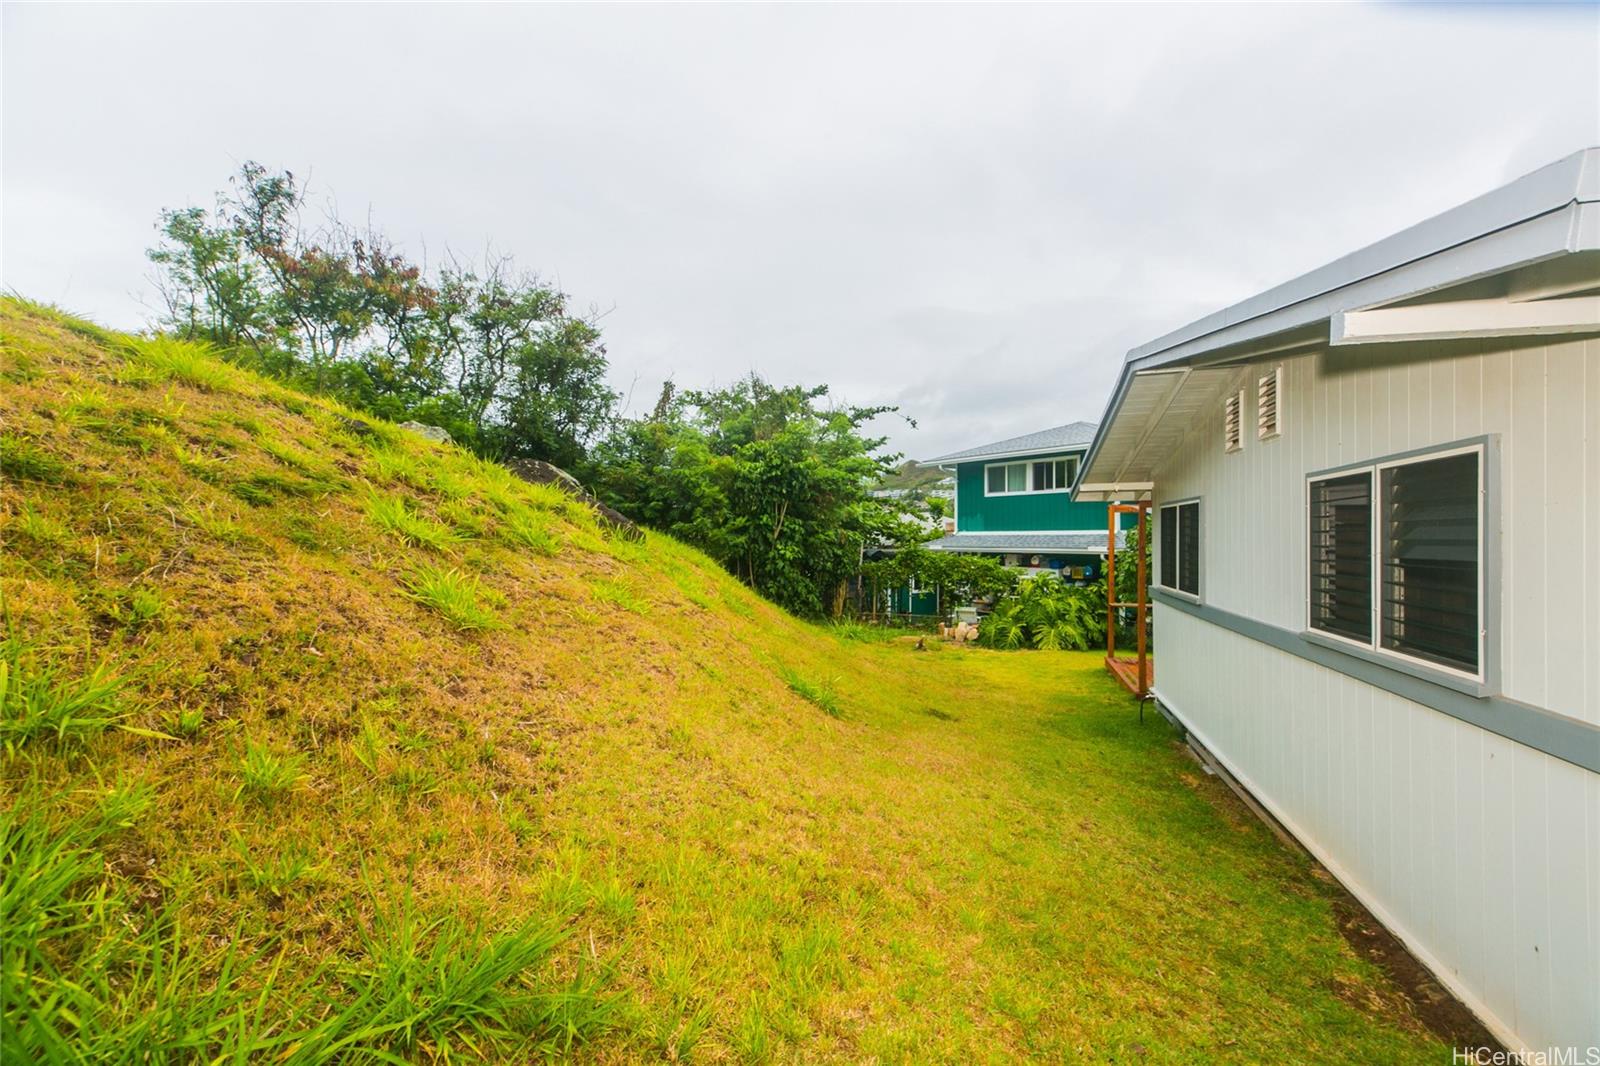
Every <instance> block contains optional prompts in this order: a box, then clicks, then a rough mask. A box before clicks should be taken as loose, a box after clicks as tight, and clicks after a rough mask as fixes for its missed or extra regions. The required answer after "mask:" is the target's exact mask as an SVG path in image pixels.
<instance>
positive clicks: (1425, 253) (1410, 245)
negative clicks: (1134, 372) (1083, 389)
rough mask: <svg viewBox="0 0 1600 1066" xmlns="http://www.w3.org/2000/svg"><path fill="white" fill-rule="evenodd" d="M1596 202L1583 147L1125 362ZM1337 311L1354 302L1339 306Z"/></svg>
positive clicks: (1599, 172) (1595, 178)
mask: <svg viewBox="0 0 1600 1066" xmlns="http://www.w3.org/2000/svg"><path fill="white" fill-rule="evenodd" d="M1596 200H1600V148H1587V149H1583V150H1581V151H1578V152H1574V153H1572V154H1571V155H1568V156H1565V157H1564V158H1562V159H1558V160H1556V161H1555V162H1554V163H1550V164H1548V165H1547V166H1543V167H1540V168H1539V169H1538V170H1535V171H1533V172H1532V173H1530V174H1525V175H1523V176H1522V177H1520V178H1518V179H1517V180H1515V181H1513V182H1511V183H1509V184H1507V185H1503V186H1501V187H1500V188H1498V189H1494V190H1491V191H1490V192H1487V193H1484V194H1483V195H1482V196H1479V197H1477V198H1476V199H1473V200H1469V201H1467V202H1466V203H1464V204H1460V205H1458V206H1456V207H1453V208H1451V209H1450V210H1448V211H1445V212H1443V213H1442V214H1439V215H1435V216H1434V217H1433V218H1430V219H1426V220H1424V221H1422V222H1419V223H1417V224H1416V225H1414V226H1410V227H1408V228H1406V229H1404V230H1401V231H1400V232H1399V233H1396V234H1394V235H1392V236H1389V237H1386V238H1384V239H1383V240H1381V241H1378V242H1376V243H1374V244H1370V245H1368V246H1367V247H1365V248H1361V249H1358V250H1357V251H1354V252H1351V253H1350V254H1349V255H1345V256H1341V257H1340V258H1338V259H1335V260H1334V261H1333V262H1331V263H1328V264H1326V265H1325V266H1321V267H1318V268H1317V269H1316V270H1313V271H1310V272H1309V273H1306V274H1302V275H1301V276H1300V277H1298V278H1294V279H1292V280H1290V281H1287V282H1284V283H1283V284H1282V285H1278V286H1275V287H1274V288H1271V289H1268V290H1266V291H1265V292H1262V293H1258V294H1257V295H1255V296H1252V297H1250V298H1249V299H1247V300H1243V301H1241V302H1239V303H1237V304H1234V305H1233V306H1231V307H1226V308H1223V309H1222V310H1221V311H1217V312H1215V313H1214V314H1211V315H1208V316H1206V317H1205V318H1201V319H1198V320H1197V321H1194V322H1191V323H1189V324H1188V325H1187V326H1183V327H1181V328H1179V329H1176V330H1174V331H1172V332H1171V333H1168V334H1166V335H1165V336H1163V337H1158V338H1156V339H1155V340H1153V341H1150V342H1149V343H1148V344H1143V345H1140V346H1139V347H1137V348H1135V349H1133V351H1132V352H1130V353H1129V361H1130V362H1142V361H1143V360H1144V359H1146V358H1147V357H1150V356H1156V355H1160V356H1163V357H1165V356H1168V355H1172V354H1175V351H1176V350H1177V349H1180V348H1188V347H1190V346H1191V344H1192V343H1193V342H1196V341H1201V340H1204V341H1205V343H1204V344H1203V347H1205V348H1215V347H1218V346H1219V345H1220V344H1222V343H1227V342H1225V341H1214V340H1212V338H1213V337H1214V336H1215V335H1216V334H1217V333H1219V332H1221V331H1223V330H1226V329H1229V328H1230V327H1233V326H1237V325H1239V324H1241V323H1243V322H1247V321H1253V320H1258V319H1260V318H1262V317H1264V316H1269V315H1272V314H1274V313H1275V312H1278V311H1282V310H1287V309H1289V308H1292V307H1299V306H1302V305H1304V304H1305V303H1306V302H1307V301H1310V300H1315V299H1316V298H1317V297H1319V296H1322V295H1325V294H1327V293H1331V292H1336V291H1343V290H1347V289H1349V287H1350V286H1352V285H1354V284H1357V283H1359V282H1361V281H1363V280H1366V279H1369V278H1375V277H1379V276H1383V275H1386V274H1388V273H1390V272H1392V271H1394V270H1396V269H1398V268H1401V267H1404V266H1406V265H1407V264H1410V263H1415V262H1419V261H1422V260H1426V259H1431V258H1433V257H1436V256H1437V255H1439V254H1440V253H1442V252H1445V251H1448V250H1450V249H1452V248H1456V247H1458V246H1460V245H1464V244H1475V243H1477V242H1478V241H1479V240H1480V239H1481V238H1483V237H1484V236H1486V235H1489V234H1493V233H1497V232H1499V231H1501V230H1506V229H1511V228H1515V227H1517V226H1520V225H1522V224H1523V223H1525V222H1528V221H1531V220H1533V219H1536V218H1539V217H1543V216H1546V215H1550V214H1560V213H1564V212H1566V211H1568V210H1570V209H1573V208H1576V207H1578V206H1580V205H1583V204H1585V203H1591V204H1592V203H1593V202H1595V201H1596ZM1562 243H1563V244H1565V243H1566V242H1565V241H1563V242H1562ZM1561 250H1563V251H1575V250H1576V249H1575V248H1562V249H1561ZM1508 265H1509V264H1507V263H1504V262H1502V263H1499V264H1497V265H1496V266H1495V268H1494V269H1495V270H1502V269H1506V268H1507V266H1508ZM1490 272H1492V271H1490ZM1458 280H1465V279H1458ZM1368 302H1376V301H1368ZM1344 306H1346V307H1348V306H1353V305H1352V304H1349V303H1346V304H1345V305H1344ZM1323 317H1326V315H1324V316H1323Z"/></svg>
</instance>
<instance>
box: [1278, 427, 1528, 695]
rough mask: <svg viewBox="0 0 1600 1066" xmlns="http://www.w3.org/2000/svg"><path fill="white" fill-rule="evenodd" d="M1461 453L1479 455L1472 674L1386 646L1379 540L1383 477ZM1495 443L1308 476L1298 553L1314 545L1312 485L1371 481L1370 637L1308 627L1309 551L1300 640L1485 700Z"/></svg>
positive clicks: (1491, 617)
mask: <svg viewBox="0 0 1600 1066" xmlns="http://www.w3.org/2000/svg"><path fill="white" fill-rule="evenodd" d="M1458 455H1476V456H1477V459H1478V568H1477V571H1478V572H1477V578H1478V581H1477V585H1478V589H1477V591H1478V669H1477V671H1476V672H1473V671H1469V670H1466V669H1463V668H1461V667H1454V666H1449V665H1447V664H1444V663H1439V662H1434V661H1433V660H1431V659H1424V658H1422V657H1420V656H1416V655H1409V654H1407V653H1406V652H1404V651H1400V650H1397V649H1393V648H1385V647H1384V646H1383V599H1382V589H1383V572H1384V565H1385V560H1386V555H1385V552H1386V547H1387V546H1386V544H1385V538H1384V537H1383V536H1382V530H1383V526H1382V523H1383V521H1384V506H1383V500H1382V486H1383V473H1384V471H1386V470H1393V469H1395V468H1397V467H1402V466H1411V465H1415V464H1417V463H1425V462H1429V461H1432V460H1435V459H1449V458H1452V457H1454V456H1458ZM1499 469H1500V462H1499V440H1498V438H1497V437H1494V436H1483V437H1473V438H1469V439H1467V440H1460V441H1454V442H1451V443H1448V444H1440V445H1436V446H1432V447H1426V448H1414V449H1411V450H1410V451H1405V452H1398V453H1395V454H1392V455H1386V456H1382V457H1379V458H1376V459H1371V460H1368V461H1366V462H1362V463H1350V464H1347V465H1345V466H1339V467H1332V468H1329V469H1327V470H1317V471H1313V472H1312V473H1309V474H1307V475H1306V476H1305V485H1304V489H1303V494H1302V499H1301V507H1300V517H1301V522H1302V525H1301V537H1300V544H1301V547H1302V549H1304V548H1305V547H1306V546H1308V545H1309V544H1310V542H1311V486H1312V484H1313V482H1318V481H1325V480H1329V479H1333V478H1340V477H1348V476H1350V475H1351V474H1362V473H1365V474H1366V475H1367V476H1368V477H1369V478H1370V479H1371V491H1372V516H1371V523H1370V526H1369V528H1368V531H1367V547H1368V550H1369V552H1370V559H1371V566H1372V574H1371V578H1370V580H1371V583H1372V584H1371V605H1370V607H1369V610H1370V611H1371V620H1370V637H1369V639H1368V640H1367V641H1365V642H1363V641H1360V640H1355V639H1353V638H1351V637H1347V636H1343V635H1341V634H1338V633H1333V632H1329V631H1327V630H1323V629H1315V628H1313V627H1312V624H1311V570H1310V567H1311V553H1310V552H1309V551H1304V550H1302V551H1301V553H1300V554H1301V563H1302V565H1303V566H1305V567H1306V569H1305V571H1304V572H1303V573H1302V575H1301V582H1300V589H1301V593H1302V595H1303V596H1304V603H1303V611H1302V614H1301V624H1302V627H1303V628H1302V631H1301V634H1300V635H1301V636H1302V637H1304V638H1305V639H1307V640H1310V641H1314V642H1316V643H1319V644H1322V645H1324V646H1326V647H1331V648H1335V649H1337V650H1339V651H1344V652H1348V653H1349V654H1352V655H1356V656H1358V657H1360V658H1363V659H1366V660H1368V661H1370V662H1374V663H1378V664H1381V665H1383V666H1388V667H1391V668H1394V669H1396V670H1400V671H1401V672H1403V673H1407V674H1411V675H1412V676H1414V677H1420V678H1422V679H1424V680H1427V681H1432V682H1434V683H1436V684H1440V685H1444V686H1445V687H1447V688H1453V689H1457V690H1459V691H1463V692H1467V693H1469V694H1471V695H1475V696H1486V695H1489V694H1491V693H1492V692H1495V691H1497V690H1498V686H1499V681H1500V670H1499V667H1500V662H1499V658H1500V657H1499V650H1500V646H1499V643H1498V641H1499V636H1500V602H1499V588H1500V541H1499V523H1498V521H1497V518H1496V516H1497V515H1498V514H1499V511H1498V506H1499Z"/></svg>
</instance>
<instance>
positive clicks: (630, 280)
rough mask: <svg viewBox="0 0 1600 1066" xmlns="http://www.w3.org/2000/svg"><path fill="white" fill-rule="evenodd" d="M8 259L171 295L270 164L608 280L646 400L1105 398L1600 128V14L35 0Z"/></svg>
mask: <svg viewBox="0 0 1600 1066" xmlns="http://www.w3.org/2000/svg"><path fill="white" fill-rule="evenodd" d="M3 19H4V41H3V49H4V74H3V77H4V115H3V129H0V136H3V147H4V175H3V176H4V220H3V221H4V247H3V251H4V259H3V269H4V284H5V285H7V286H9V287H13V288H16V289H17V290H19V291H21V292H24V293H26V294H27V295H30V296H33V297H35V298H39V299H46V300H55V301H59V302H61V303H63V304H64V305H66V306H69V307H72V308H74V309H77V310H81V311H84V312H87V313H89V314H92V315H94V316H96V317H98V318H101V319H102V320H105V321H107V322H109V323H111V324H115V325H123V326H133V325H138V324H141V323H142V322H143V321H145V319H146V318H147V317H148V313H149V312H148V310H147V308H146V307H145V306H144V305H142V304H141V303H140V296H141V294H143V297H144V299H145V300H146V301H148V300H149V299H150V293H149V290H148V287H147V286H146V285H145V283H144V277H145V274H146V273H147V271H146V267H145V264H144V260H143V250H144V247H145V245H146V244H147V243H148V242H149V239H150V237H151V234H152V231H151V224H152V222H153V221H154V219H155V217H156V212H157V211H158V210H159V209H160V208H161V207H163V206H171V205H176V204H181V203H186V202H198V203H205V202H209V199H210V196H211V194H212V192H213V190H215V189H216V188H218V187H219V186H220V185H221V184H222V183H223V182H224V181H225V179H226V178H227V176H228V174H229V173H230V172H231V171H232V170H233V169H234V168H235V167H236V165H237V164H238V163H239V162H240V161H242V160H244V159H247V158H252V159H258V160H260V161H262V162H264V163H266V164H268V165H273V166H285V167H288V168H290V169H292V170H295V171H296V172H297V173H302V174H309V175H310V177H311V179H312V181H313V183H314V184H315V185H316V186H318V187H320V188H322V189H324V190H329V191H332V192H334V193H337V195H338V197H339V199H340V208H341V209H342V210H343V211H344V212H346V213H347V214H353V215H365V214H366V213H367V212H368V211H369V210H370V211H371V212H372V215H373V217H374V218H375V219H376V220H377V221H378V222H379V223H380V224H381V225H382V226H383V228H385V229H386V230H387V231H388V232H390V233H391V234H392V235H393V236H394V237H396V238H397V239H400V240H402V241H403V242H405V244H406V245H407V246H408V247H409V248H410V249H411V250H412V251H413V252H414V253H417V254H420V253H421V252H422V251H423V249H424V247H426V248H427V249H430V250H431V251H432V252H433V254H435V255H437V253H438V251H439V249H441V248H442V247H444V246H450V247H453V248H456V249H461V250H475V249H477V248H479V247H481V246H483V245H484V244H485V243H492V244H493V245H494V246H495V247H496V248H498V249H500V250H502V251H506V252H511V253H514V254H515V255H516V256H517V257H518V259H519V260H520V261H521V262H522V263H523V264H524V265H525V266H528V267H531V268H534V269H538V270H539V271H541V272H542V273H544V274H545V275H546V276H549V277H555V278H558V279H559V280H560V282H561V284H562V285H563V286H564V287H565V288H566V289H567V290H568V291H569V292H570V293H571V294H572V295H573V297H574V298H575V300H576V301H577V302H578V303H579V304H580V305H587V304H590V303H593V304H595V305H598V306H600V307H602V308H607V309H609V314H608V315H607V317H606V319H605V331H606V337H607V342H608V347H609V349H610V352H611V356H612V360H613V364H614V368H615V378H616V380H617V382H618V384H619V385H620V386H622V387H627V386H628V385H629V383H630V382H633V381H634V380H635V379H637V381H638V384H637V387H636V388H635V397H636V402H637V403H640V404H644V403H648V402H649V401H650V398H651V397H653V396H654V395H655V391H656V386H657V384H658V383H659V380H660V378H661V377H662V376H665V375H668V374H672V375H676V377H677V378H678V380H679V381H680V382H681V383H682V384H685V385H697V384H702V383H705V382H708V381H711V380H719V381H727V380H729V379H731V378H733V377H736V376H738V375H739V374H741V373H744V372H746V371H748V370H750V369H758V370H760V371H762V372H764V373H766V374H768V375H769V376H771V377H773V378H775V379H778V380H785V381H792V380H804V381H812V382H814V381H827V382H830V383H832V384H834V385H835V391H836V393H837V394H839V395H842V396H844V397H847V398H848V399H849V400H851V401H854V402H858V403H869V402H899V403H902V404H903V405H904V406H905V408H906V413H907V414H910V415H912V416H914V417H916V418H917V419H918V421H919V422H920V424H921V428H920V429H919V430H917V431H915V432H911V431H908V430H905V429H903V428H900V427H898V426H891V425H890V424H889V423H887V422H886V423H885V425H884V429H885V431H887V432H892V433H893V434H894V437H895V441H896V443H897V445H898V446H900V447H902V448H904V449H905V450H906V451H908V452H910V453H911V454H913V455H923V456H925V455H930V454H936V453H938V452H942V451H947V450H951V449H954V448H956V447H960V446H963V445H966V444H971V443H977V442H978V441H980V440H986V439H991V438H996V437H1004V436H1012V435H1015V434H1017V433H1022V432H1027V431H1030V430H1033V429H1036V428H1040V427H1042V426H1045V425H1051V424H1057V423H1061V422H1066V421H1070V420H1073V419H1077V418H1090V419H1092V418H1096V417H1098V415H1099V413H1100V411H1101V410H1102V408H1103V405H1104V402H1105V399H1106V396H1107V393H1108V391H1109V389H1110V385H1111V382H1112V379H1113V376H1114V374H1115V371H1116V369H1117V367H1118V365H1119V363H1120V360H1121V357H1122V353H1123V351H1124V350H1125V349H1126V348H1127V347H1129V346H1130V345H1132V344H1135V343H1138V342H1140V341H1143V340H1146V339H1149V338H1150V337H1152V336H1155V335H1157V334H1159V333H1162V332H1165V331H1166V330H1168V329H1171V328H1174V327H1176V326H1178V325H1181V324H1183V323H1184V322H1185V321H1187V320H1189V319H1191V318H1194V317H1196V316H1198V315H1200V314H1203V313H1205V312H1207V311H1209V310H1212V309H1214V308H1215V307H1217V306H1221V305H1223V304H1226V303H1229V302H1231V301H1233V300H1236V299H1240V298H1242V297H1245V296H1248V295H1250V294H1251V293H1253V292H1255V291H1257V290H1259V289H1261V288H1264V287H1266V286H1268V285H1271V284H1273V283H1275V282H1277V281H1280V280H1283V279H1284V278H1287V277H1289V276H1292V275H1294V274H1297V273H1300V272H1302V271H1304V270H1307V269H1310V268H1312V267H1315V266H1317V265H1319V264H1321V263H1323V262H1326V261H1327V260H1329V259H1331V258H1333V257H1335V256H1337V255H1339V254H1342V253H1343V252H1346V251H1349V250H1351V249H1352V248H1355V247H1358V246H1360V245H1362V244H1365V243H1368V242H1370V241H1372V240H1376V239H1379V238H1381V237H1383V236H1385V235H1386V234H1388V233H1390V232H1392V231H1394V230H1395V229H1398V228H1400V227H1402V226H1405V225H1407V224H1409V223H1411V222H1414V221H1416V220H1418V219H1419V218H1421V217H1424V216H1426V215H1429V214H1433V213H1435V212H1437V211H1440V210H1443V209H1445V208H1448V207H1450V206H1451V205H1453V204H1454V203H1457V202H1460V201H1461V200H1464V199H1466V198H1468V197H1470V196H1473V195H1475V194H1477V193H1479V192H1482V191H1485V190H1486V189H1488V188H1490V187H1492V186H1493V185H1496V184H1498V183H1500V182H1502V181H1505V180H1507V179H1509V178H1511V177H1514V176H1516V175H1517V174H1519V173H1522V172H1524V171H1526V170H1529V169H1532V168H1533V167H1535V166H1538V165H1540V164H1542V163H1544V162H1548V161H1550V160H1552V159H1554V158H1556V157H1558V156H1560V155H1563V154H1565V153H1567V152H1570V151H1572V150H1575V149H1577V148H1579V147H1582V146H1584V145H1586V144H1589V143H1594V142H1596V141H1600V99H1597V90H1596V85H1597V84H1600V43H1597V42H1600V32H1597V21H1596V20H1597V14H1596V9H1594V8H1588V9H1578V10H1572V9H1565V10H1563V9H1549V8H1521V7H1518V8H1491V9H1487V10H1485V9H1479V8H1473V7H1439V6H1426V5H1419V6H1396V5H1379V6H1344V5H1340V6H1327V7H1293V6H1275V7H1238V6H1217V7H1182V6H1163V7H1152V6H1131V7H1127V8H1114V7H1043V6H1033V7H904V6H880V7H850V6H773V7H767V6H747V7H732V6H677V7H642V6H628V7H604V6H595V7H550V6H537V7H534V6H529V7H513V6H483V7H473V6H449V7H423V6H400V5H396V6H392V7H377V6H347V7H306V6H282V7H264V6H239V7H233V6H225V5H216V6H207V7H200V6H192V5H188V6H170V7H164V6H140V7H131V6H130V7H93V8H88V7H43V6H19V5H8V6H7V7H5V9H4V15H3Z"/></svg>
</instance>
